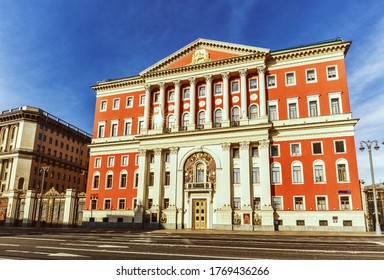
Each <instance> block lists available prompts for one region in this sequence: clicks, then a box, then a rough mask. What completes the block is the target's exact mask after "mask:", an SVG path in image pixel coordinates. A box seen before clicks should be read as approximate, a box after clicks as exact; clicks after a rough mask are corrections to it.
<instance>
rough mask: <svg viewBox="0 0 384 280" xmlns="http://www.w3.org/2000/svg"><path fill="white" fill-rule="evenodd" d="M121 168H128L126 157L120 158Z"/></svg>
mask: <svg viewBox="0 0 384 280" xmlns="http://www.w3.org/2000/svg"><path fill="white" fill-rule="evenodd" d="M121 166H128V156H122V157H121Z"/></svg>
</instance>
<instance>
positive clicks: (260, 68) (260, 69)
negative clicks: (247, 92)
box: [257, 66, 265, 75]
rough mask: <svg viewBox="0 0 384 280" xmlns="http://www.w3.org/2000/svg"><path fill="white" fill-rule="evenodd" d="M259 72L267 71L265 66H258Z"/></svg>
mask: <svg viewBox="0 0 384 280" xmlns="http://www.w3.org/2000/svg"><path fill="white" fill-rule="evenodd" d="M257 73H259V75H260V74H264V73H265V66H259V67H257Z"/></svg>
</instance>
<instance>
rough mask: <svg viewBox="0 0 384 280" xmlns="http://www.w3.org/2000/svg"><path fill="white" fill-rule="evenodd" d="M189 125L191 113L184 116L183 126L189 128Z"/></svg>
mask: <svg viewBox="0 0 384 280" xmlns="http://www.w3.org/2000/svg"><path fill="white" fill-rule="evenodd" d="M188 125H189V113H185V114H184V115H183V126H184V127H187V126H188Z"/></svg>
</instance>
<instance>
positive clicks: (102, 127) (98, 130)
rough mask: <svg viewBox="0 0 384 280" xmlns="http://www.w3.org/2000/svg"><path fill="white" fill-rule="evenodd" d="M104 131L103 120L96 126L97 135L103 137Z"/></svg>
mask: <svg viewBox="0 0 384 280" xmlns="http://www.w3.org/2000/svg"><path fill="white" fill-rule="evenodd" d="M104 133H105V122H99V125H98V128H97V137H98V138H103V137H104Z"/></svg>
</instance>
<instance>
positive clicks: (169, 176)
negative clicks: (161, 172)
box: [164, 171, 171, 186]
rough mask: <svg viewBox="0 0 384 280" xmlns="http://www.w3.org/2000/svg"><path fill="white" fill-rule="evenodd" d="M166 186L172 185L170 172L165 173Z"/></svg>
mask: <svg viewBox="0 0 384 280" xmlns="http://www.w3.org/2000/svg"><path fill="white" fill-rule="evenodd" d="M164 185H165V186H169V185H171V173H170V172H169V171H167V172H165V176H164Z"/></svg>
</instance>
